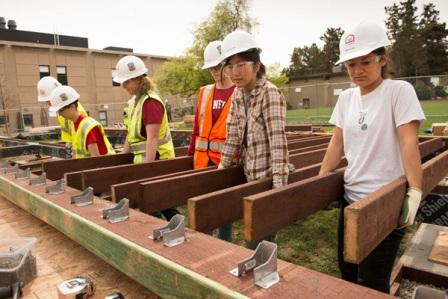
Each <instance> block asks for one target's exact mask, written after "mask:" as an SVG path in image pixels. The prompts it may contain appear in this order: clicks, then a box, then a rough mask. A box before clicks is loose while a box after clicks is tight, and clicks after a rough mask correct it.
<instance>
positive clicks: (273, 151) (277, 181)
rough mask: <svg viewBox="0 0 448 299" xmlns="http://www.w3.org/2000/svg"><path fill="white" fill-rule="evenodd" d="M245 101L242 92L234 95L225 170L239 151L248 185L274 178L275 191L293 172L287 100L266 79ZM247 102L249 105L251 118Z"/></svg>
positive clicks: (224, 157) (222, 162)
mask: <svg viewBox="0 0 448 299" xmlns="http://www.w3.org/2000/svg"><path fill="white" fill-rule="evenodd" d="M245 97H247V96H246V95H245V92H244V90H243V89H242V88H236V89H235V91H234V93H233V95H232V101H231V103H232V106H231V108H230V113H229V115H228V117H227V138H226V142H225V144H224V148H223V150H222V151H221V164H222V166H223V167H228V166H230V165H231V164H232V158H233V157H234V155H235V153H237V151H238V150H239V151H240V158H239V161H240V164H241V163H242V164H243V166H244V172H245V175H246V177H247V180H248V181H253V180H257V179H261V178H266V177H273V186H274V188H276V187H281V186H284V185H286V184H287V183H288V175H289V171H290V165H289V157H288V144H287V141H286V134H285V117H286V101H285V98H284V97H283V95H282V94H281V92H280V91H279V90H278V88H277V87H276V86H275V85H273V84H272V83H270V82H269V81H267V80H266V79H265V78H262V79H258V80H257V82H256V85H255V88H254V89H253V90H252V91H251V93H250V97H249V99H245ZM245 101H248V105H247V106H248V108H247V114H246V108H245V105H244V103H245ZM246 126H247V133H246V134H247V135H246V142H244V135H245V129H246ZM246 145H247V146H246Z"/></svg>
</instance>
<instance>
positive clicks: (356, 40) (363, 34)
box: [336, 22, 391, 64]
mask: <svg viewBox="0 0 448 299" xmlns="http://www.w3.org/2000/svg"><path fill="white" fill-rule="evenodd" d="M390 45H391V43H390V40H389V38H388V37H387V33H386V29H385V28H384V27H383V26H381V25H378V24H375V23H368V22H362V23H360V24H358V25H357V26H355V27H353V28H351V29H349V30H347V31H345V32H344V34H343V35H342V37H341V40H340V42H339V51H340V56H339V60H338V61H337V62H336V64H340V63H342V62H344V61H347V60H350V59H353V58H356V57H361V56H364V55H367V54H369V53H371V52H372V51H374V50H376V49H378V48H381V47H387V46H390Z"/></svg>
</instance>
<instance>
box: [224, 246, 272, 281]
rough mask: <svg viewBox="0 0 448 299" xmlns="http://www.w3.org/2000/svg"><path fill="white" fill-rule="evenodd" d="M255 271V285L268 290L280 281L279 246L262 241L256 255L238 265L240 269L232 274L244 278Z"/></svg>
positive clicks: (232, 271)
mask: <svg viewBox="0 0 448 299" xmlns="http://www.w3.org/2000/svg"><path fill="white" fill-rule="evenodd" d="M251 270H253V271H254V277H255V284H256V285H257V286H259V287H262V288H264V289H267V288H269V287H271V286H272V285H274V284H276V283H278V282H279V281H280V277H279V275H278V272H277V244H275V243H272V242H268V241H262V242H260V243H259V244H258V246H257V249H255V252H254V254H253V255H252V256H251V257H249V258H247V259H245V260H243V261H241V262H240V263H238V267H237V268H235V269H233V270H231V271H230V273H231V274H232V275H235V276H238V277H240V276H243V275H244V274H246V273H247V272H249V271H251Z"/></svg>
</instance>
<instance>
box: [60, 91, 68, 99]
mask: <svg viewBox="0 0 448 299" xmlns="http://www.w3.org/2000/svg"><path fill="white" fill-rule="evenodd" d="M59 98H60V99H61V100H62V101H67V100H68V97H67V95H66V94H65V93H61V94H60V95H59Z"/></svg>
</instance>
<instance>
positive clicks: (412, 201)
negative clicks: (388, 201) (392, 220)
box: [398, 187, 422, 228]
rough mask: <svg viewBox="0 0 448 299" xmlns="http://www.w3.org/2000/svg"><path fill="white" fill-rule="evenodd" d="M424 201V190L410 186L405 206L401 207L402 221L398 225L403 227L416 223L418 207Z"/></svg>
mask: <svg viewBox="0 0 448 299" xmlns="http://www.w3.org/2000/svg"><path fill="white" fill-rule="evenodd" d="M421 201H422V191H421V190H420V189H418V188H414V187H410V188H408V191H407V192H406V195H405V197H404V201H403V206H402V208H401V215H400V221H399V222H398V227H400V228H403V227H406V226H410V225H412V224H414V221H415V216H416V215H417V211H418V207H419V206H420V202H421Z"/></svg>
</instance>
